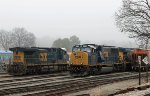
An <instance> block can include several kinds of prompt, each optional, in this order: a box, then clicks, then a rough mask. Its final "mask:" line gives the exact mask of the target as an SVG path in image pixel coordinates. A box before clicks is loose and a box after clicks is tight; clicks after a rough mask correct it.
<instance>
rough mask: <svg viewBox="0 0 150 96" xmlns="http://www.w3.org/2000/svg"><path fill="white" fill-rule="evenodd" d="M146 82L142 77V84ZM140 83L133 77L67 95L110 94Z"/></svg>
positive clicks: (105, 95)
mask: <svg viewBox="0 0 150 96" xmlns="http://www.w3.org/2000/svg"><path fill="white" fill-rule="evenodd" d="M144 83H145V79H142V84H144ZM138 84H139V82H138V79H131V80H125V81H121V82H115V83H111V84H106V85H102V86H98V87H96V88H91V89H89V90H85V91H80V92H76V93H72V94H67V95H65V96H76V95H82V94H89V95H90V96H108V95H110V94H113V93H116V92H118V91H120V90H125V89H127V88H132V87H137V86H139V85H138Z"/></svg>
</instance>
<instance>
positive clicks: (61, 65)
mask: <svg viewBox="0 0 150 96" xmlns="http://www.w3.org/2000/svg"><path fill="white" fill-rule="evenodd" d="M10 50H11V51H12V52H13V60H12V63H10V64H9V65H8V73H9V74H12V75H24V74H40V73H45V72H55V71H67V68H68V64H67V61H68V59H67V58H68V56H67V52H66V50H64V49H61V48H40V47H31V48H23V47H15V48H10Z"/></svg>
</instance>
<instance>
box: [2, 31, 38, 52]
mask: <svg viewBox="0 0 150 96" xmlns="http://www.w3.org/2000/svg"><path fill="white" fill-rule="evenodd" d="M0 46H1V47H2V48H3V49H4V50H9V48H11V47H33V46H36V37H35V35H34V34H33V33H31V32H28V31H27V30H26V29H25V28H14V29H12V30H11V31H7V30H0Z"/></svg>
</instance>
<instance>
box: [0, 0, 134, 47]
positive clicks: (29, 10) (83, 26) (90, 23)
mask: <svg viewBox="0 0 150 96" xmlns="http://www.w3.org/2000/svg"><path fill="white" fill-rule="evenodd" d="M121 2H122V0H1V1H0V13H1V15H0V29H6V30H11V29H12V28H14V27H24V28H25V29H27V30H28V31H29V32H32V33H34V34H35V36H36V37H37V38H38V40H37V45H38V46H51V45H52V42H53V41H54V40H55V39H57V38H65V37H70V36H72V35H76V36H78V37H79V38H80V40H81V41H82V43H99V44H100V43H103V44H105V43H107V44H112V43H113V44H117V46H129V45H132V46H133V42H134V40H132V39H129V38H128V36H127V34H124V33H121V32H120V31H119V29H118V28H117V27H116V25H115V18H114V14H115V12H116V11H118V9H119V8H120V7H121V4H122V3H121ZM127 44H129V45H127Z"/></svg>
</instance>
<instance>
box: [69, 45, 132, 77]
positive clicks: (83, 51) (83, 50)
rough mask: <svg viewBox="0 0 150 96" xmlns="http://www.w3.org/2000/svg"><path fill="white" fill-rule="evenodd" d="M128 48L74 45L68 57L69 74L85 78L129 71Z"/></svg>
mask: <svg viewBox="0 0 150 96" xmlns="http://www.w3.org/2000/svg"><path fill="white" fill-rule="evenodd" d="M130 51H131V49H129V48H117V47H115V46H103V45H96V44H83V45H75V46H73V48H72V53H71V55H70V66H69V68H70V70H69V72H70V74H71V75H72V76H86V75H89V74H100V73H102V72H103V71H106V70H107V71H108V72H109V71H125V70H126V69H131V61H130V58H129V56H128V55H129V53H130Z"/></svg>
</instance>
